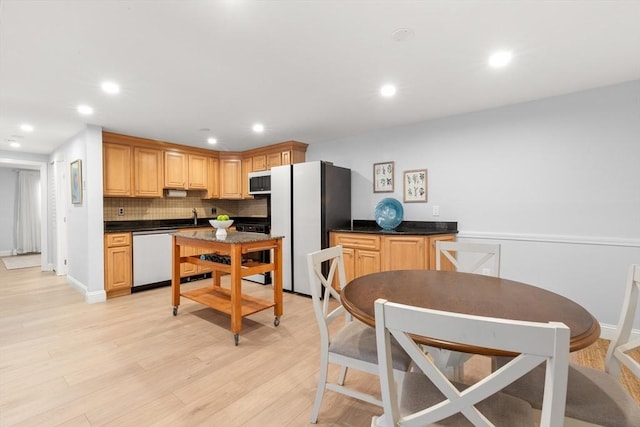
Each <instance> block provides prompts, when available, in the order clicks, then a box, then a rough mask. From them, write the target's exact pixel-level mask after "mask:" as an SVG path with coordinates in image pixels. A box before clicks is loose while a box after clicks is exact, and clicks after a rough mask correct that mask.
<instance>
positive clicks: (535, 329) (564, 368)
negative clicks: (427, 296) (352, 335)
mask: <svg viewBox="0 0 640 427" xmlns="http://www.w3.org/2000/svg"><path fill="white" fill-rule="evenodd" d="M375 316H376V334H377V335H376V338H377V343H378V358H379V362H378V364H379V366H380V381H381V389H382V402H383V407H384V415H383V416H382V417H381V420H379V421H378V424H379V425H386V426H400V425H402V426H405V425H406V426H413V425H416V426H418V425H428V424H431V423H434V422H437V421H440V420H443V419H445V418H448V417H450V416H452V415H455V414H462V415H463V416H464V417H466V418H467V419H468V420H469V421H470V422H471V423H473V425H475V426H492V425H493V424H492V423H491V421H489V420H488V418H487V417H486V416H485V414H484V413H482V412H481V411H480V409H479V408H478V406H477V405H478V404H479V403H480V402H483V401H485V400H486V399H487V398H488V397H490V396H493V395H495V394H496V393H498V392H499V391H500V390H502V389H503V388H504V387H506V386H507V385H509V384H511V383H512V382H514V381H516V380H517V379H519V378H521V377H523V376H524V375H526V374H527V373H529V372H530V371H532V370H533V369H534V368H536V366H538V365H540V363H546V367H547V377H546V381H545V396H544V402H543V408H542V419H541V426H544V427H550V426H558V425H562V423H563V421H562V420H563V419H564V409H565V407H564V401H565V396H566V390H567V372H568V363H569V336H570V334H569V328H568V327H567V326H565V325H564V324H562V323H557V322H550V323H537V322H524V321H513V320H506V319H497V318H490V317H482V316H473V315H465V314H460V313H451V312H443V311H438V310H430V309H425V308H419V307H413V306H408V305H404V304H397V303H393V302H388V301H386V300H382V299H379V300H377V301H376V303H375ZM413 336H428V337H430V338H434V339H437V340H444V341H452V342H458V343H463V344H469V345H473V346H481V347H485V348H493V349H498V350H505V351H509V352H517V353H520V355H519V356H517V357H515V358H513V359H511V360H510V361H509V362H508V363H506V364H505V365H504V366H502V367H500V368H499V369H498V370H496V371H495V372H492V373H491V374H489V375H488V376H486V377H485V378H483V379H482V380H480V381H478V382H477V383H475V384H473V385H472V386H470V387H468V388H465V389H463V390H459V389H458V387H456V385H455V384H454V383H452V382H451V381H450V380H449V378H447V376H446V375H445V374H444V373H443V372H442V371H441V370H440V368H438V366H437V365H436V363H435V362H434V361H433V360H432V359H431V358H430V357H428V355H426V354H425V353H424V352H423V351H422V350H421V347H420V346H419V345H418V344H417V343H416V342H415V341H414V339H413ZM391 337H393V338H395V340H396V341H397V342H398V343H399V344H400V346H401V347H402V348H403V349H404V350H405V351H406V352H407V354H409V356H410V357H411V359H412V361H413V363H414V365H415V366H416V367H417V368H418V369H419V370H420V371H421V372H422V373H424V375H425V376H426V377H427V378H428V380H429V381H430V382H431V383H432V384H433V385H434V386H435V387H437V389H438V390H439V392H440V393H441V394H442V395H443V396H444V397H443V398H442V400H441V401H440V402H438V403H435V404H431V405H428V406H426V407H424V408H422V409H420V410H419V411H416V412H414V413H411V414H401V413H400V408H401V406H400V405H399V404H398V391H397V389H396V388H395V387H393V384H392V377H389V375H390V372H391V371H390V366H391V365H390V364H391V363H392V360H391V352H390V351H389V348H388V344H389V342H390V340H391Z"/></svg>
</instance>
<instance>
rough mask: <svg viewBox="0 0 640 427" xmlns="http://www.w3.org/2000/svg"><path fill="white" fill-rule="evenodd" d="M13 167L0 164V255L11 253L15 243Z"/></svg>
mask: <svg viewBox="0 0 640 427" xmlns="http://www.w3.org/2000/svg"><path fill="white" fill-rule="evenodd" d="M17 180H18V174H17V173H16V172H15V170H14V169H13V168H8V167H2V166H0V183H2V184H0V200H2V203H0V256H9V255H12V252H13V249H14V248H15V247H16V245H15V233H14V229H15V221H14V219H15V209H16V182H17Z"/></svg>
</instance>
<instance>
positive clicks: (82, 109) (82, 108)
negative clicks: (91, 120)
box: [78, 105, 93, 116]
mask: <svg viewBox="0 0 640 427" xmlns="http://www.w3.org/2000/svg"><path fill="white" fill-rule="evenodd" d="M78 113H80V114H82V115H83V116H89V115H91V114H93V108H91V107H89V106H88V105H78Z"/></svg>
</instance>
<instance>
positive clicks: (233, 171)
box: [220, 159, 242, 199]
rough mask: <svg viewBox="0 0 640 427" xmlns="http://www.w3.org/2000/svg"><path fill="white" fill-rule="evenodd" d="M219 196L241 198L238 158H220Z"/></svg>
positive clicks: (240, 176) (240, 169) (239, 161)
mask: <svg viewBox="0 0 640 427" xmlns="http://www.w3.org/2000/svg"><path fill="white" fill-rule="evenodd" d="M220 177H221V179H220V198H221V199H241V198H242V188H241V186H242V161H241V160H240V159H220Z"/></svg>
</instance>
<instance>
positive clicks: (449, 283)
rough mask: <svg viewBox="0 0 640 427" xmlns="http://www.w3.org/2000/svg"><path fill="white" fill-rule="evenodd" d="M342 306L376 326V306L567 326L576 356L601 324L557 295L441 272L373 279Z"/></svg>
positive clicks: (442, 344)
mask: <svg viewBox="0 0 640 427" xmlns="http://www.w3.org/2000/svg"><path fill="white" fill-rule="evenodd" d="M340 298H341V301H342V305H343V306H344V307H345V309H346V310H347V311H348V312H349V313H351V314H352V315H353V317H355V318H356V319H358V320H360V321H362V322H364V323H366V324H368V325H369V326H372V327H374V326H375V316H374V302H375V301H376V300H377V299H378V298H383V299H386V300H388V301H391V302H396V303H400V304H406V305H412V306H417V307H423V308H429V309H433V310H440V311H448V312H454V313H462V314H471V315H477V316H486V317H495V318H502V319H511V320H526V321H533V322H544V323H547V322H552V321H553V322H562V323H564V324H565V325H566V326H568V327H569V329H570V330H571V339H570V344H569V350H570V351H576V350H580V349H582V348H585V347H588V346H589V345H591V344H593V343H594V342H595V341H596V340H597V339H598V337H599V336H600V324H599V323H598V321H597V320H596V319H595V318H594V317H593V316H592V315H591V313H589V312H588V311H587V310H586V309H584V308H583V307H582V306H580V305H579V304H577V303H576V302H574V301H572V300H570V299H569V298H566V297H563V296H561V295H558V294H556V293H553V292H550V291H548V290H545V289H541V288H538V287H535V286H531V285H528V284H525V283H520V282H515V281H513V280H507V279H501V278H498V277H492V276H484V275H480V274H471V273H459V272H454V271H436V270H397V271H386V272H381V273H373V274H368V275H366V276H361V277H358V278H356V279H354V280H352V281H351V282H349V283H348V284H347V285H346V286H345V287H344V288H343V289H342V291H341V295H340ZM414 339H415V340H416V341H417V342H418V343H420V344H426V345H429V346H433V347H439V348H443V349H447V350H455V351H460V352H465V353H474V354H483V355H489V356H514V354H512V353H507V352H504V351H500V350H496V349H489V348H482V347H473V346H469V345H463V344H459V343H455V342H446V341H440V340H435V339H431V338H429V337H414Z"/></svg>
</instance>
